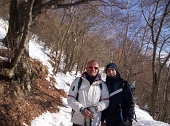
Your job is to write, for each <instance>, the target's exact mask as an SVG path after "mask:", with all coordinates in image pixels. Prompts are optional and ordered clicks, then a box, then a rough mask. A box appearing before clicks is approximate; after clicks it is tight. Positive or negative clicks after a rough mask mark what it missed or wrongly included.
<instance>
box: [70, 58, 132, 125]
mask: <svg viewBox="0 0 170 126" xmlns="http://www.w3.org/2000/svg"><path fill="white" fill-rule="evenodd" d="M106 74H107V76H106V82H105V83H104V82H103V81H102V79H101V76H100V74H99V63H98V62H97V61H95V60H92V61H90V62H88V64H87V66H86V71H85V72H84V73H83V74H82V76H81V77H78V78H76V79H75V80H74V81H73V83H72V84H71V86H70V90H69V93H68V98H67V101H68V105H69V106H70V107H71V108H72V109H73V110H74V113H73V114H72V118H71V121H72V122H73V126H74V125H76V126H84V125H85V124H89V125H91V126H98V125H100V124H101V126H120V124H121V125H123V124H124V125H125V124H127V123H128V124H131V122H132V119H133V116H134V106H135V104H134V101H133V95H132V93H131V91H130V86H129V84H128V83H122V82H125V81H124V80H123V79H122V78H121V77H120V74H119V72H118V69H117V66H116V65H115V64H114V63H110V64H108V65H107V66H106ZM80 78H81V79H82V80H81V79H80ZM80 80H81V81H80ZM80 82H81V84H80ZM122 85H123V86H122ZM119 105H121V110H122V115H121V114H120V109H119ZM91 106H93V107H94V106H95V107H94V110H95V114H94V113H93V111H91V110H90V109H86V108H89V107H91ZM82 110H85V111H84V112H82ZM127 119H128V120H127ZM125 120H126V121H125ZM90 121H91V122H90ZM85 122H86V123H85ZM89 122H90V123H89Z"/></svg>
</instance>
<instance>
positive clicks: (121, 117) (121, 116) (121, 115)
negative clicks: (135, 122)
mask: <svg viewBox="0 0 170 126" xmlns="http://www.w3.org/2000/svg"><path fill="white" fill-rule="evenodd" d="M119 107H120V109H119V110H120V119H121V120H122V121H123V114H122V107H121V104H120V103H119Z"/></svg>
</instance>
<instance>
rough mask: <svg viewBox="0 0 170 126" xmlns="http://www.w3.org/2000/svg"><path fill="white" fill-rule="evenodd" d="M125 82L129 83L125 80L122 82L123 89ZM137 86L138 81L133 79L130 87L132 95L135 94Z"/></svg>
mask: <svg viewBox="0 0 170 126" xmlns="http://www.w3.org/2000/svg"><path fill="white" fill-rule="evenodd" d="M125 83H128V82H127V81H123V82H122V89H124V84H125ZM135 86H136V82H135V81H133V82H132V83H130V84H129V87H130V91H131V93H132V95H135Z"/></svg>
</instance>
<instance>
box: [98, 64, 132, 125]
mask: <svg viewBox="0 0 170 126" xmlns="http://www.w3.org/2000/svg"><path fill="white" fill-rule="evenodd" d="M106 74H107V76H106V85H107V87H108V90H109V94H110V96H109V101H110V103H109V106H108V108H107V109H106V110H104V111H103V112H102V118H101V126H132V119H133V116H134V107H135V103H134V100H133V95H132V93H131V91H130V86H129V84H128V83H127V82H126V81H124V80H123V79H122V78H121V76H120V74H119V72H118V68H117V66H116V64H115V63H109V64H108V65H107V66H106Z"/></svg>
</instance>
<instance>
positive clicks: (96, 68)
mask: <svg viewBox="0 0 170 126" xmlns="http://www.w3.org/2000/svg"><path fill="white" fill-rule="evenodd" d="M93 68H94V69H95V70H98V69H99V68H98V67H92V66H89V69H91V70H92V69H93Z"/></svg>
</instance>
